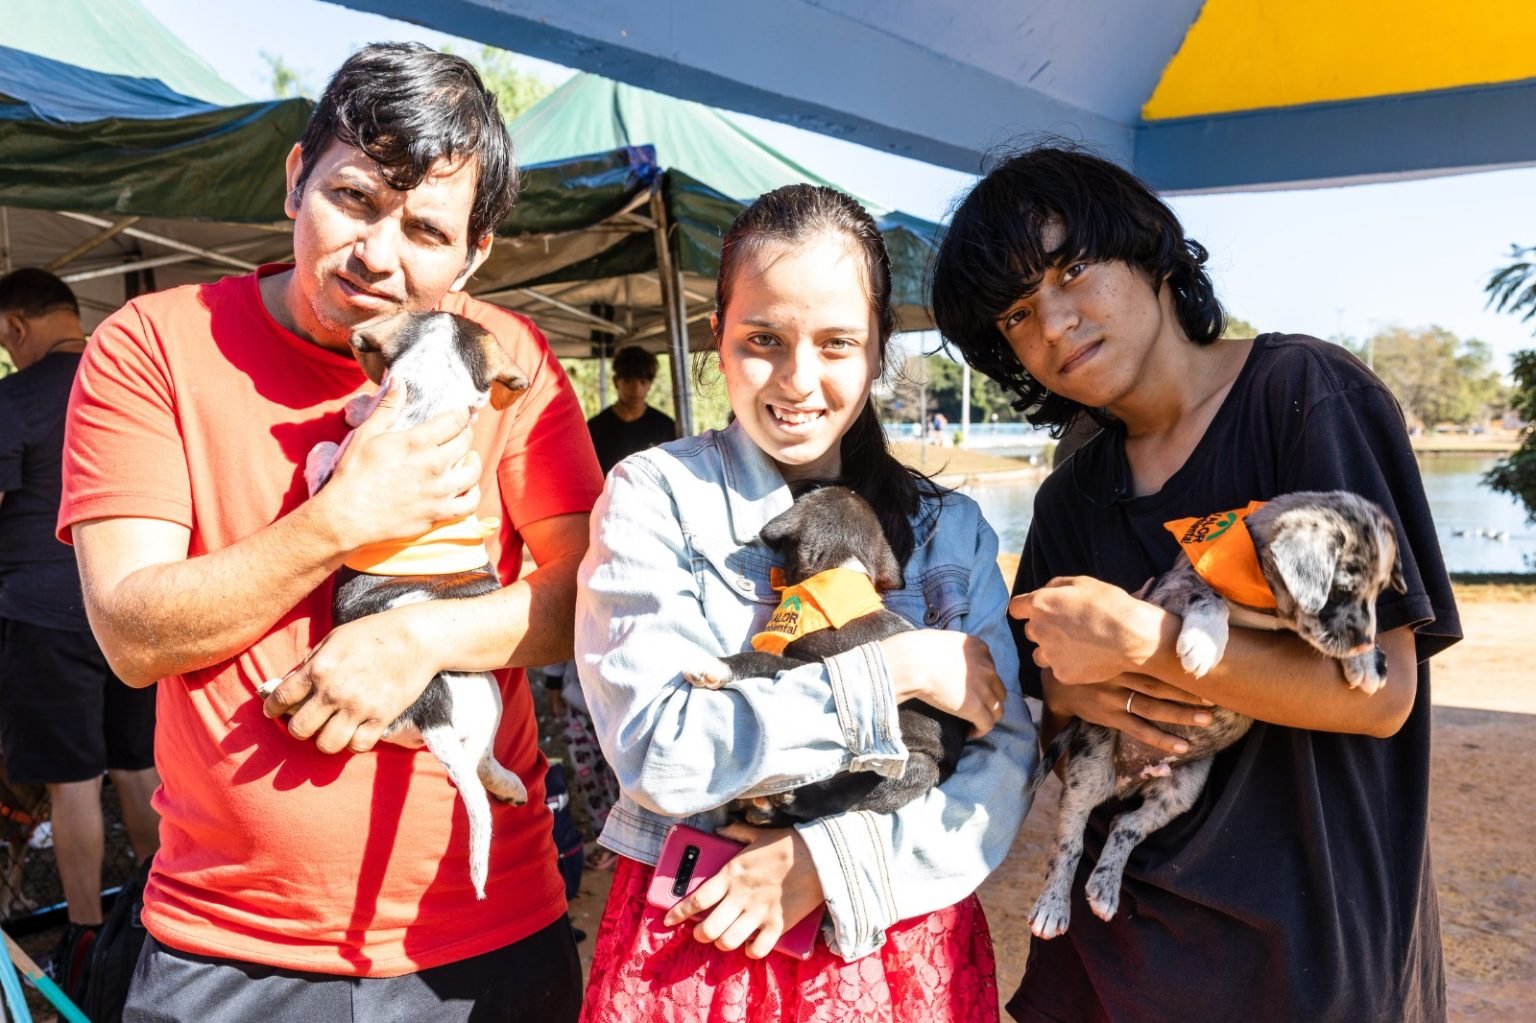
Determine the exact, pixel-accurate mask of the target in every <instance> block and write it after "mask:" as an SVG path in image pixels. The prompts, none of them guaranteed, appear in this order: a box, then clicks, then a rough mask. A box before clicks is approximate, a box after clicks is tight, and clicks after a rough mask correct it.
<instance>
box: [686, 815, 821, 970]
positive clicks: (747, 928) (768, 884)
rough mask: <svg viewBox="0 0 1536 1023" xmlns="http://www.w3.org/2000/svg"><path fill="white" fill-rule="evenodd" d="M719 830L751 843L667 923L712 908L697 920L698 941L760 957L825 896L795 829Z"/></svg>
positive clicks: (734, 826) (733, 827)
mask: <svg viewBox="0 0 1536 1023" xmlns="http://www.w3.org/2000/svg"><path fill="white" fill-rule="evenodd" d="M719 833H720V834H721V835H723V836H725V837H726V838H731V839H735V840H736V841H738V842H746V843H747V847H746V848H745V849H743V850H742V851H741V852H739V853H737V854H736V855H735V856H733V857H732V858H731V861H730V862H729V863H727V864H726V865H725V867H724V868H722V869H721V871H720V872H719V873H718V874H716V875H715V876H714V877H712V878H710V879H709V880H708V881H705V882H704V883H703V884H701V885H699V887H698V889H697V890H696V891H694V893H693V894H692V895H690V896H688V897H687V898H686V899H684V900H683V901H682V902H679V903H678V904H677V905H676V906H673V907H672V908H671V909H670V910H668V911H667V915H666V916H665V917H664V918H663V922H665V923H666V924H667V926H669V927H676V926H677V925H678V924H680V923H682V922H683V921H684V920H687V919H688V918H690V917H693V916H696V915H698V914H699V913H703V912H706V911H708V914H709V915H708V916H706V917H705V918H704V919H703V920H701V921H699V922H698V923H696V924H694V927H693V936H694V938H695V939H696V940H698V941H705V942H713V943H714V946H715V947H716V948H718V949H720V950H721V951H722V952H730V951H732V950H734V949H738V948H742V949H743V950H744V951H745V952H746V954H747V955H748V957H750V958H752V959H761V958H763V957H764V956H766V955H767V954H768V953H769V952H771V951H773V946H774V945H776V944H778V941H779V938H780V937H781V936H782V935H783V934H784V932H785V931H787V930H789V929H790V928H791V927H793V926H795V924H797V923H799V922H800V921H801V920H803V919H805V917H807V916H809V915H810V914H811V913H813V912H814V911H815V910H816V909H817V908H818V907H819V906H820V905H821V904H822V903H823V902H825V901H826V897H825V896H824V895H823V894H822V891H821V880H820V878H818V877H817V876H816V866H815V864H814V863H812V862H811V851H810V849H808V848H807V847H806V844H805V839H803V838H801V837H800V833H799V832H798V831H796V830H795V829H794V828H754V827H752V826H751V825H749V824H729V825H727V826H725V827H723V828H721V829H720V831H719Z"/></svg>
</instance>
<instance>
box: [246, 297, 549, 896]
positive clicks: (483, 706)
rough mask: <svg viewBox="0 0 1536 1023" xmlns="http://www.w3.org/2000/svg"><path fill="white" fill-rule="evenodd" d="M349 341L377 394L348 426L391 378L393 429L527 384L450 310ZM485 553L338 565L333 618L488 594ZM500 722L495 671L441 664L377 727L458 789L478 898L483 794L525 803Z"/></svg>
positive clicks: (333, 449)
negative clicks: (430, 564) (455, 559)
mask: <svg viewBox="0 0 1536 1023" xmlns="http://www.w3.org/2000/svg"><path fill="white" fill-rule="evenodd" d="M350 343H351V345H352V349H353V351H354V352H355V353H356V355H357V361H358V364H359V365H361V366H362V367H363V371H364V372H365V373H367V374H368V378H369V379H370V380H372V381H373V382H374V383H376V384H378V385H380V386H379V389H378V391H377V392H375V393H373V394H369V395H361V396H359V397H358V398H354V399H353V400H352V401H351V402H348V404H347V409H346V422H347V425H348V426H351V427H357V426H360V425H361V424H362V423H363V421H364V420H365V419H367V418H368V416H369V415H371V414H372V413H373V410H374V409H375V408H377V407H378V404H379V401H380V400H381V399H382V398H383V396H384V393H385V391H386V390H387V389H388V387H389V383H388V381H390V380H394V381H397V382H398V383H399V385H400V386H401V394H400V395H399V397H398V400H399V401H400V402H401V406H400V413H399V415H398V416H397V418H396V420H395V423H394V425H393V429H395V430H404V429H408V428H409V427H412V426H416V425H418V424H420V423H424V422H426V421H427V420H429V419H431V418H433V417H434V416H437V415H439V414H441V413H443V412H449V411H453V410H456V409H464V408H468V409H471V410H476V409H479V408H482V407H483V406H485V405H486V404H487V403H489V404H490V405H492V406H493V407H494V408H497V409H503V408H506V407H507V406H508V405H509V404H511V402H512V400H513V399H514V398H515V397H516V396H517V395H518V394H520V393H521V392H522V391H524V390H526V389H527V387H528V379H527V377H525V376H524V375H523V373H522V372H521V371H520V370H519V369H518V368H517V367H516V366H514V365H513V364H512V360H511V359H510V358H509V357H508V356H507V354H506V352H505V350H504V349H503V348H502V347H501V345H500V343H499V342H498V341H497V340H496V338H495V337H494V336H493V335H492V334H491V333H490V331H488V330H486V329H485V328H484V327H482V326H480V325H479V324H478V323H475V322H474V321H473V320H469V319H466V318H465V317H463V316H458V315H455V314H453V313H399V314H397V315H395V316H392V317H390V318H389V319H387V320H383V321H379V322H376V323H373V324H370V325H368V326H366V327H364V328H360V329H359V330H358V331H357V332H356V333H355V334H353V336H352V338H351V342H350ZM351 439H352V435H351V434H350V433H349V434H347V436H346V437H345V438H343V440H342V442H341V443H340V444H339V445H338V444H333V443H331V442H329V441H327V442H324V443H321V444H317V445H315V447H314V448H313V449H312V450H311V451H310V453H309V458H308V461H307V462H306V464H305V467H304V479H305V481H306V483H307V484H308V486H309V492H310V494H311V495H314V494H315V493H317V492H319V490H320V488H321V487H323V486H325V484H326V482H327V481H328V480H329V479H330V478H331V474H332V472H334V471H335V468H336V464H337V463H338V462H339V461H340V460H341V455H342V452H343V451H345V450H346V446H347V444H348V443H349V442H350V441H351ZM471 553H473V552H471ZM481 553H482V554H483V553H484V551H483V550H482V551H481ZM485 557H486V563H485V564H484V565H483V566H481V567H479V568H473V569H468V570H465V571H451V572H447V573H445V574H433V575H425V574H423V575H399V574H388V575H385V574H374V573H370V572H366V571H358V570H357V569H353V568H348V567H345V566H344V567H342V568H341V569H339V570H338V571H337V573H336V588H335V595H334V597H333V598H332V612H333V615H334V619H335V622H334V623H335V624H336V625H344V624H346V623H347V622H351V621H355V620H356V619H358V618H363V617H365V616H367V615H371V614H378V613H379V612H380V611H386V610H388V609H390V608H392V607H398V606H400V605H402V604H413V603H417V602H420V601H424V600H444V599H451V598H457V597H475V596H479V595H480V594H482V593H489V592H490V591H492V590H494V589H497V588H498V587H499V586H500V585H501V583H500V582H499V581H498V580H497V578H496V573H495V572H494V571H493V570H492V569H491V566H490V564H489V562H490V558H489V555H488V554H487V555H486V556H485ZM281 681H282V680H281V679H272V680H270V681H268V682H265V683H263V684H262V686H261V687H260V688H259V689H258V690H257V692H259V693H261V694H262V695H263V696H267V695H270V694H271V692H272V690H274V689H276V688H277V686H278V684H279V683H280V682H281ZM500 722H501V689H500V687H499V686H498V685H497V684H496V678H495V676H494V675H492V674H491V673H490V672H457V671H447V672H443V673H442V674H439V675H436V676H434V677H433V679H432V681H431V682H429V683H427V688H426V689H425V690H423V691H422V694H421V695H420V696H419V697H417V699H416V702H415V703H413V704H411V705H410V706H409V707H407V708H406V710H405V712H404V713H403V714H401V715H400V716H399V717H398V718H396V719H395V721H394V722H393V723H392V724H391V725H390V726H389V729H388V730H387V731H386V732H385V733H384V738H385V739H386V740H387V741H389V742H394V743H398V744H400V745H403V746H421V745H425V746H426V747H427V748H428V749H429V750H431V751H432V753H433V754H434V755H435V756H436V757H437V758H438V760H440V761H442V764H443V767H444V769H445V770H446V771H447V773H448V777H449V779H450V780H452V782H453V784H454V785H455V786H456V787H457V788H458V790H459V796H460V798H462V799H463V800H464V807H465V810H466V811H467V812H468V815H469V846H470V854H469V869H470V879H471V881H473V883H474V886H475V893H476V894H477V895H479V897H480V898H482V899H483V898H485V879H486V875H487V873H488V870H489V862H490V849H491V807H490V802H489V801H488V799H487V798H486V793H487V792H489V793H490V794H491V795H493V796H495V797H496V798H497V799H501V800H504V801H506V802H511V803H515V804H519V805H521V804H522V803H526V802H527V801H528V790H527V789H526V788H525V787H524V785H523V782H522V779H520V778H518V776H517V775H516V774H514V773H513V772H511V771H509V770H507V769H506V768H505V767H503V766H502V765H501V764H500V763H499V762H498V761H497V760H496V757H495V753H494V751H493V749H492V744H493V743H494V741H495V738H496V730H497V726H498V725H499V724H500Z"/></svg>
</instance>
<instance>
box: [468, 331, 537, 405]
mask: <svg viewBox="0 0 1536 1023" xmlns="http://www.w3.org/2000/svg"><path fill="white" fill-rule="evenodd" d="M480 343H481V345H483V346H484V348H485V367H486V377H487V379H489V380H490V382H491V408H493V409H495V410H496V411H498V412H500V411H501V410H502V409H504V408H506V407H507V406H508V405H510V404H512V402H514V401H516V400H517V396H518V395H520V394H522V393H523V392H524V391H526V390H528V377H527V376H525V375H524V374H523V371H522V370H520V369H518V368H517V366H516V364H514V363H513V362H512V357H511V356H510V355H508V354H507V350H506V349H505V348H503V347H501V342H500V341H497V340H496V335H495V334H492V333H491V332H490V331H488V330H482V331H481V336H480Z"/></svg>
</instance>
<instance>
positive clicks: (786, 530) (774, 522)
mask: <svg viewBox="0 0 1536 1023" xmlns="http://www.w3.org/2000/svg"><path fill="white" fill-rule="evenodd" d="M799 509H800V506H799V505H797V504H792V505H790V506H789V507H788V508H786V509H785V510H784V511H781V512H779V513H778V514H777V515H775V516H774V517H773V518H771V519H769V520H768V521H767V522H766V523H764V524H763V528H762V529H760V530H758V531H757V535H758V538H759V539H761V540H762V541H763V543H765V544H767V545H768V546H769V547H772V548H773V549H774V550H776V551H781V550H783V549H784V544H785V542H786V541H787V540H789V538H790V537H792V536H794V535H795V534H796V533H798V532H799V531H800V518H801V516H800V515H799V514H798V513H799Z"/></svg>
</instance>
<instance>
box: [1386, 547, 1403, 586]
mask: <svg viewBox="0 0 1536 1023" xmlns="http://www.w3.org/2000/svg"><path fill="white" fill-rule="evenodd" d="M1388 585H1389V586H1391V587H1392V588H1393V589H1394V590H1396V591H1397V592H1398V593H1407V592H1408V580H1406V579H1404V578H1403V556H1402V554H1401V553H1398V552H1394V553H1393V555H1392V578H1391V579H1390V580H1388Z"/></svg>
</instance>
